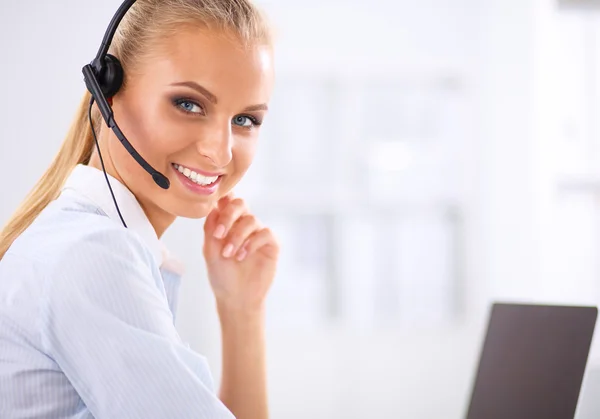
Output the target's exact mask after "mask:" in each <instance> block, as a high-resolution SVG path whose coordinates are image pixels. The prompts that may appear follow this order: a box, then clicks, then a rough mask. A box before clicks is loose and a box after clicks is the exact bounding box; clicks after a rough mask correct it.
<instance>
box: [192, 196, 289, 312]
mask: <svg viewBox="0 0 600 419" xmlns="http://www.w3.org/2000/svg"><path fill="white" fill-rule="evenodd" d="M203 253H204V258H205V260H206V267H207V270H208V278H209V281H210V284H211V287H212V289H213V292H214V293H215V297H216V300H217V305H218V306H219V308H220V309H226V310H228V311H231V310H233V311H258V310H261V309H262V308H263V303H264V300H265V297H266V294H267V291H268V290H269V288H270V286H271V283H272V282H273V278H274V276H275V271H276V265H277V259H278V256H279V244H278V243H277V240H276V239H275V237H274V236H273V233H272V232H271V231H270V230H269V229H268V228H265V227H264V226H262V225H261V223H260V222H259V221H258V220H257V219H256V217H255V216H254V215H252V214H251V213H250V212H249V211H248V208H247V206H246V204H245V203H244V201H243V200H242V199H240V198H234V197H232V196H231V195H227V196H225V197H223V198H221V199H220V200H219V202H218V204H217V206H216V207H215V208H214V209H213V210H212V211H211V212H210V214H209V215H208V216H207V217H206V221H205V223H204V249H203Z"/></svg>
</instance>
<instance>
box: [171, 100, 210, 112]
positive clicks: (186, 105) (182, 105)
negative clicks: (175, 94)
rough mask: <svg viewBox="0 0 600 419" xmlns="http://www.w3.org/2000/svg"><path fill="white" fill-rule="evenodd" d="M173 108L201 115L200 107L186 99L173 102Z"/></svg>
mask: <svg viewBox="0 0 600 419" xmlns="http://www.w3.org/2000/svg"><path fill="white" fill-rule="evenodd" d="M175 106H177V107H178V108H179V109H181V110H182V111H184V112H187V113H193V114H203V113H204V112H203V111H202V107H200V105H198V104H197V103H194V102H192V101H190V100H187V99H178V100H176V101H175Z"/></svg>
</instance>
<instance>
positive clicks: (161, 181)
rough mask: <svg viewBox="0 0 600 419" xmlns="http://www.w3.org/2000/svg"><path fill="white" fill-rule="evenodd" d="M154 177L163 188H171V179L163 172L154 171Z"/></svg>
mask: <svg viewBox="0 0 600 419" xmlns="http://www.w3.org/2000/svg"><path fill="white" fill-rule="evenodd" d="M152 179H154V182H155V183H156V184H157V185H158V186H160V187H161V188H163V189H169V186H171V182H169V179H167V177H166V176H165V175H163V174H162V173H158V172H154V173H153V174H152Z"/></svg>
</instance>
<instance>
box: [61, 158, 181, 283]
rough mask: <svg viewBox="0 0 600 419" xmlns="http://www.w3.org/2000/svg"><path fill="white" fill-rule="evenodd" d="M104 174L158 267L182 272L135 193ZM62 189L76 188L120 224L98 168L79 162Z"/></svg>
mask: <svg viewBox="0 0 600 419" xmlns="http://www.w3.org/2000/svg"><path fill="white" fill-rule="evenodd" d="M107 176H108V179H109V181H110V186H111V187H112V190H113V193H114V195H115V199H116V200H117V203H118V204H119V210H120V211H121V215H122V216H123V219H124V220H125V223H126V224H127V227H128V228H129V229H130V230H132V231H134V232H136V233H137V234H138V235H139V236H140V237H141V238H142V240H143V241H144V242H145V244H146V245H147V246H148V248H149V249H150V251H151V253H152V256H153V257H154V260H155V261H156V263H157V265H158V266H159V267H161V268H162V267H165V268H168V269H169V270H171V271H173V272H175V273H179V274H181V273H183V268H182V266H181V263H180V262H179V261H178V260H176V259H175V258H174V257H173V256H171V254H170V252H169V251H168V249H167V248H166V247H165V245H164V244H163V243H162V242H161V241H160V240H159V238H158V236H157V235H156V231H155V230H154V227H153V226H152V224H151V223H150V220H148V217H147V216H146V213H145V212H144V210H143V209H142V207H141V205H140V204H139V202H138V200H137V198H136V197H135V195H134V194H133V193H132V192H131V191H130V190H129V189H128V188H127V187H126V186H125V185H123V184H122V183H121V182H119V181H118V180H117V179H115V178H114V177H112V176H111V175H109V174H107ZM64 189H72V190H75V191H76V192H77V193H79V194H81V195H82V196H84V197H86V198H87V199H89V200H90V201H92V202H93V203H94V204H95V205H96V206H98V207H99V208H100V209H101V210H102V211H103V212H104V213H105V214H106V215H107V216H108V217H110V218H111V219H112V220H114V221H115V222H118V223H119V224H122V223H121V218H120V217H119V213H118V212H117V209H116V208H115V203H114V202H113V199H112V196H111V194H110V190H109V189H108V185H107V184H106V178H105V177H104V173H103V172H102V171H101V170H99V169H96V168H95V167H92V166H86V165H83V164H78V165H77V166H75V168H74V169H73V171H72V172H71V174H70V176H69V177H68V178H67V181H66V182H65V185H64V187H63V190H64Z"/></svg>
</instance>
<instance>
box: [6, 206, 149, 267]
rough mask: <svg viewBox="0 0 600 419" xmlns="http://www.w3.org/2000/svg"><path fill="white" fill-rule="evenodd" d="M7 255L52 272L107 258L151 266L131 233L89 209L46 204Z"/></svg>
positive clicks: (142, 244)
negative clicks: (42, 266)
mask: <svg viewBox="0 0 600 419" xmlns="http://www.w3.org/2000/svg"><path fill="white" fill-rule="evenodd" d="M7 254H12V255H16V256H19V257H20V258H23V259H30V260H32V261H35V262H36V263H38V264H41V265H44V266H45V267H46V268H47V269H49V270H52V268H53V267H55V266H57V265H58V266H64V264H65V263H67V264H71V263H75V262H85V261H89V262H93V261H96V263H97V262H102V261H103V260H105V259H107V258H109V259H110V258H118V259H126V260H129V261H130V262H131V263H135V262H138V263H144V264H147V265H152V264H153V258H152V254H151V252H150V250H149V249H148V248H147V246H146V245H145V244H144V242H143V241H142V240H141V239H140V237H139V236H138V235H137V234H135V232H133V231H130V230H128V229H126V228H124V227H123V226H122V225H120V224H118V223H116V222H115V221H114V220H112V219H110V218H109V217H107V216H106V215H104V214H102V213H101V212H99V211H97V210H96V209H95V208H93V207H86V206H85V205H84V204H83V205H82V204H79V205H78V206H75V205H65V203H64V202H60V201H55V202H53V203H52V204H50V205H49V206H48V207H47V208H46V209H45V210H44V211H43V212H42V213H41V214H40V215H39V216H38V218H37V219H36V220H35V221H34V222H33V223H32V225H31V226H30V227H29V228H28V229H27V230H25V231H24V232H23V234H21V236H19V237H18V238H17V240H15V242H14V243H13V245H12V246H11V248H10V249H9V251H8V252H7Z"/></svg>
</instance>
